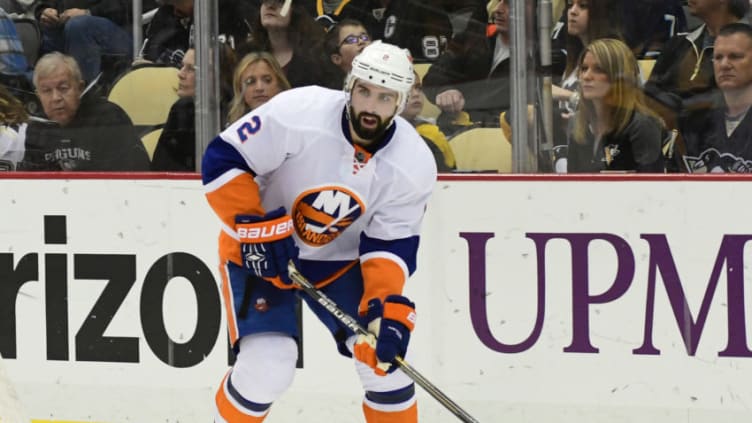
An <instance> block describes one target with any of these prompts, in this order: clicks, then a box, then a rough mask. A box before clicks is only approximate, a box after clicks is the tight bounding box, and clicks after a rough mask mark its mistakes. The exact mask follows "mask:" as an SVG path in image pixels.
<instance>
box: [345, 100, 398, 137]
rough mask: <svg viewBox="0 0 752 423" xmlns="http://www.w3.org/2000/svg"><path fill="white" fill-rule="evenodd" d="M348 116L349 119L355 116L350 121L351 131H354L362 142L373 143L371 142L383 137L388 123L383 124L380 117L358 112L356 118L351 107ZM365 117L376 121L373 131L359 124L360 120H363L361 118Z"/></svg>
mask: <svg viewBox="0 0 752 423" xmlns="http://www.w3.org/2000/svg"><path fill="white" fill-rule="evenodd" d="M350 116H351V117H352V116H355V118H354V119H352V126H353V130H355V133H356V134H357V135H358V136H359V137H360V138H362V139H364V140H367V141H373V140H377V139H379V138H381V137H382V136H383V135H384V133H385V132H386V129H387V127H388V126H389V122H386V123H385V122H383V121H382V120H381V117H380V116H378V115H374V114H372V113H367V112H360V113H358V114H357V116H356V115H355V110H354V109H353V107H352V106H350ZM365 116H368V117H372V118H374V119H376V127H375V128H373V129H371V128H364V127H363V126H362V125H361V124H360V119H361V118H363V117H365Z"/></svg>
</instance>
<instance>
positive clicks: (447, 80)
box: [423, 0, 510, 135]
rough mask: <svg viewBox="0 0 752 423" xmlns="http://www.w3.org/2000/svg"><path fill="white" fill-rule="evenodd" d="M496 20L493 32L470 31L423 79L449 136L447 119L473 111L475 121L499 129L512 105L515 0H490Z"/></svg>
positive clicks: (455, 42) (427, 93)
mask: <svg viewBox="0 0 752 423" xmlns="http://www.w3.org/2000/svg"><path fill="white" fill-rule="evenodd" d="M489 5H490V6H489V7H490V12H491V17H492V20H493V24H492V25H490V26H489V31H488V33H487V34H485V36H484V34H474V33H472V32H467V33H465V34H464V35H463V38H464V39H463V40H455V41H454V42H453V43H452V44H453V47H452V48H450V49H449V50H447V51H446V52H445V53H444V54H442V55H441V57H440V58H439V60H438V61H437V62H436V63H434V64H432V65H431V68H430V69H429V70H428V73H427V74H426V76H425V78H424V79H423V89H424V91H425V93H426V97H427V98H428V99H429V100H430V101H431V102H433V103H434V104H436V106H438V107H439V109H441V111H442V114H441V116H439V126H440V127H441V128H442V130H443V131H445V132H446V133H447V135H449V133H451V132H453V130H452V128H449V127H447V125H446V123H445V122H447V121H450V122H451V121H452V120H454V118H455V117H457V116H459V114H460V113H461V112H467V113H468V114H469V115H470V120H471V121H472V122H473V123H476V124H481V125H483V126H488V127H498V126H499V124H500V121H499V116H500V114H501V112H503V111H506V110H507V109H509V101H510V79H509V57H510V56H509V53H510V50H509V41H510V25H509V24H510V19H509V0H496V1H492V2H489Z"/></svg>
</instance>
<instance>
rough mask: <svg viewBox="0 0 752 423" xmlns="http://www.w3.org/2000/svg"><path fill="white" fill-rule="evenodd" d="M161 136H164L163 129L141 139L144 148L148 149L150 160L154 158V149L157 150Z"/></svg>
mask: <svg viewBox="0 0 752 423" xmlns="http://www.w3.org/2000/svg"><path fill="white" fill-rule="evenodd" d="M160 135H162V128H159V129H155V130H153V131H151V132H149V133H147V134H146V135H144V136H143V137H141V142H142V143H143V144H144V148H146V152H147V153H148V154H149V160H151V159H153V158H154V149H156V148H157V142H158V141H159V136H160Z"/></svg>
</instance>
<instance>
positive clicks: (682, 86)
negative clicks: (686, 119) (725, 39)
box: [645, 0, 749, 128]
mask: <svg viewBox="0 0 752 423" xmlns="http://www.w3.org/2000/svg"><path fill="white" fill-rule="evenodd" d="M748 11H749V1H748V0H728V1H723V2H719V1H709V0H703V1H693V2H690V3H689V12H690V13H691V14H692V15H694V16H696V17H697V18H699V19H701V20H702V22H703V24H702V25H701V26H699V27H698V28H696V29H694V30H692V31H691V32H690V33H688V34H679V35H676V36H675V37H673V38H671V39H670V40H669V41H668V42H667V43H666V45H665V46H664V48H663V51H662V53H661V55H660V56H658V58H657V59H656V62H655V66H654V67H653V71H652V72H651V73H650V80H648V82H647V83H646V84H645V93H646V94H647V96H648V99H649V100H650V101H651V106H652V107H653V108H654V109H655V110H656V111H657V112H659V113H660V114H661V117H662V118H663V120H664V121H665V122H666V124H667V126H668V127H669V128H676V127H678V125H679V123H677V120H678V119H680V118H681V116H682V115H683V114H686V113H694V112H695V111H699V112H700V113H702V111H704V110H708V109H709V108H710V107H711V105H712V91H713V90H714V89H715V81H714V79H713V63H712V59H713V41H714V40H715V37H716V35H717V34H718V31H719V30H720V29H721V27H723V26H724V25H727V24H729V23H733V22H737V21H739V20H740V19H742V18H743V17H744V15H745V14H746V13H747V12H748Z"/></svg>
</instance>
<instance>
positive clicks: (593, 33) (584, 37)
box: [551, 0, 621, 170]
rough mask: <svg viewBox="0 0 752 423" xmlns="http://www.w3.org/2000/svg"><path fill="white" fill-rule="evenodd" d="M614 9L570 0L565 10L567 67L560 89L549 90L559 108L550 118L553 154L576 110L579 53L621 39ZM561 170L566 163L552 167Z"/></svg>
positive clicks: (597, 1)
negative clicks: (595, 43) (599, 41)
mask: <svg viewBox="0 0 752 423" xmlns="http://www.w3.org/2000/svg"><path fill="white" fill-rule="evenodd" d="M614 7H615V5H614V2H613V1H612V0H592V1H590V0H573V1H572V2H571V3H568V7H567V8H566V9H565V15H566V16H567V19H566V22H567V25H566V26H565V31H566V36H565V37H564V38H563V39H564V40H565V42H564V43H565V46H566V49H565V50H564V51H563V55H564V56H565V57H566V65H565V67H564V72H563V74H562V76H561V82H560V83H559V85H553V86H552V87H551V88H552V89H551V91H552V94H553V98H554V100H558V103H557V106H558V107H557V109H556V112H555V113H554V116H553V117H554V124H555V126H554V133H553V137H554V146H555V147H554V148H555V151H557V150H558V149H559V148H561V147H565V146H566V145H567V120H568V119H569V117H570V116H571V115H572V113H574V111H575V110H576V109H577V101H578V100H579V94H578V92H577V84H578V81H579V79H578V68H577V65H578V63H579V59H580V55H581V54H582V51H583V50H584V49H585V46H586V45H588V44H589V43H590V42H591V41H593V40H596V39H599V38H605V37H613V38H620V35H621V34H620V31H619V28H618V27H616V28H615V27H614V20H613V19H612V16H611V15H610V11H611V10H613V9H614ZM554 156H555V157H556V158H557V159H558V158H565V157H566V156H559V155H557V154H556V153H554ZM563 166H565V162H562V163H557V162H555V163H554V168H559V170H562V169H563Z"/></svg>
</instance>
